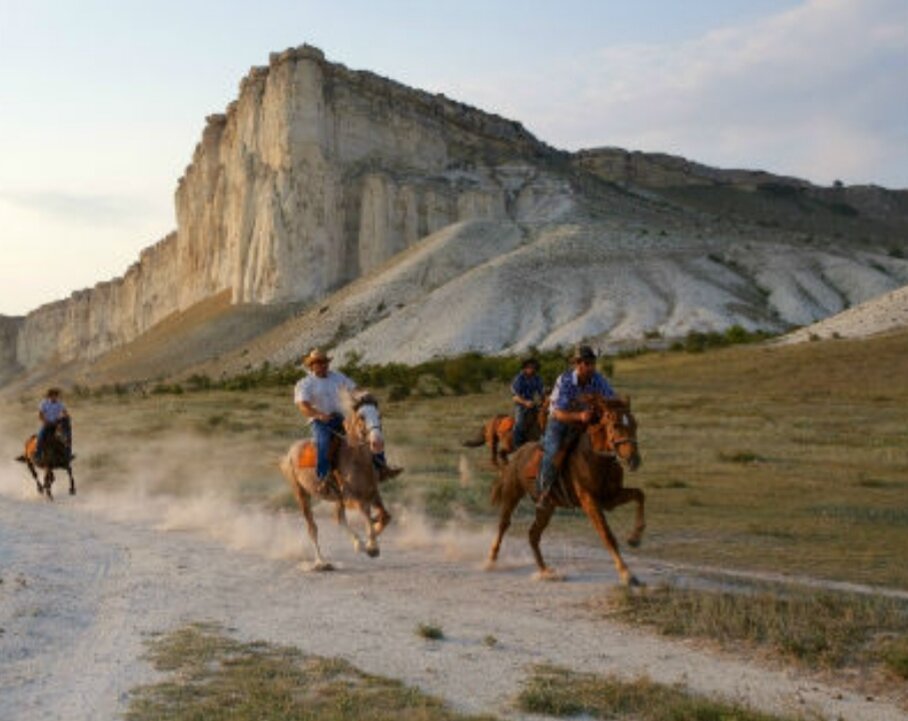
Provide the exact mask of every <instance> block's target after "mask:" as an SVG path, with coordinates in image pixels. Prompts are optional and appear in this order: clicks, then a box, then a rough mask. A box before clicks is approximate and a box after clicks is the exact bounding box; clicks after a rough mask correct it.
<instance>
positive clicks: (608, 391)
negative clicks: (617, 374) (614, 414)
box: [551, 370, 616, 411]
mask: <svg viewBox="0 0 908 721" xmlns="http://www.w3.org/2000/svg"><path fill="white" fill-rule="evenodd" d="M588 394H592V395H597V396H602V397H603V398H614V397H615V395H616V394H615V391H614V390H613V389H612V387H611V386H610V385H609V382H608V381H607V380H605V376H604V375H602V374H601V373H599V372H598V371H594V372H593V375H592V376H591V377H590V379H589V380H588V381H587V382H586V384H585V385H580V384H579V382H578V380H577V371H576V370H569V371H565V372H564V373H562V374H561V375H560V376H558V380H557V381H555V388H554V389H553V390H552V399H551V408H552V410H556V411H574V410H582V408H581V405H582V404H581V403H580V396H582V395H588Z"/></svg>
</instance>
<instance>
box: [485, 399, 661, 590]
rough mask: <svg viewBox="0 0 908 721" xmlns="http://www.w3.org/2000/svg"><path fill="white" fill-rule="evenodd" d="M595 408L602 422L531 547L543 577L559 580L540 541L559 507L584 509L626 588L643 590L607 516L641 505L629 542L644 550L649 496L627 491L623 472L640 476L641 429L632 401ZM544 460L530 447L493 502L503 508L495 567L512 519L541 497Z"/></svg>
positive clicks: (599, 403) (534, 529)
mask: <svg viewBox="0 0 908 721" xmlns="http://www.w3.org/2000/svg"><path fill="white" fill-rule="evenodd" d="M591 402H592V404H593V406H594V411H595V413H596V415H597V416H598V420H597V421H595V422H594V423H592V424H590V425H589V426H588V427H587V428H586V432H584V433H582V434H581V436H580V439H579V441H578V442H577V444H576V447H575V448H574V449H573V450H572V451H570V452H569V453H568V455H567V456H566V457H565V458H564V461H563V463H562V465H561V471H560V476H559V481H558V483H556V484H555V487H554V488H553V489H552V491H553V493H552V495H551V498H552V503H550V504H548V505H547V506H546V508H544V509H538V508H537V510H536V518H535V520H534V521H533V524H532V526H531V527H530V532H529V540H530V546H531V547H532V549H533V555H534V556H535V558H536V565H537V566H538V567H539V574H540V577H542V578H555V577H557V574H555V573H554V572H553V571H552V569H550V568H549V567H548V566H546V565H545V561H544V560H543V558H542V552H541V551H540V549H539V541H540V539H541V538H542V533H543V531H544V530H545V528H546V526H548V524H549V521H550V520H551V518H552V514H553V513H554V511H555V507H556V506H558V507H562V508H577V507H579V508H582V509H583V510H584V511H585V512H586V515H587V516H589V519H590V521H591V522H592V523H593V526H594V527H595V528H596V530H597V531H598V532H599V536H600V537H601V538H602V542H603V543H604V544H605V547H606V548H607V549H608V550H609V552H610V553H611V554H612V558H613V559H614V561H615V568H616V569H617V571H618V575H619V577H620V578H621V582H622V583H623V584H625V585H639V582H638V581H637V579H636V578H635V577H634V575H633V574H632V573H631V572H630V571H629V570H628V567H627V565H626V564H625V562H624V559H623V558H621V553H620V552H619V550H618V543H617V541H616V540H615V537H614V535H612V531H611V529H610V528H609V526H608V523H607V522H606V520H605V516H604V514H603V510H606V511H610V510H612V509H613V508H615V507H616V506H620V505H622V504H624V503H628V502H630V501H634V502H636V504H637V516H636V524H635V526H634V530H633V532H632V533H631V535H630V537H629V538H628V539H627V542H628V543H629V544H630V545H631V546H638V545H640V539H641V537H642V535H643V530H644V528H645V527H646V524H645V522H644V516H643V504H644V497H643V491H641V490H640V489H638V488H625V487H624V485H623V478H624V473H623V471H622V465H626V466H627V467H628V468H629V469H630V470H636V469H637V468H638V467H639V466H640V463H641V461H640V454H639V452H638V450H637V423H636V420H635V419H634V416H633V415H632V414H631V406H630V399H620V400H619V399H609V400H604V399H593V401H591ZM541 458H542V448H541V447H540V445H539V444H538V443H527V444H525V445H524V446H522V447H521V448H519V449H518V450H517V452H516V453H515V454H514V455H513V456H512V457H511V461H510V463H508V465H507V466H506V467H505V468H504V469H503V470H502V471H501V474H500V476H499V478H498V479H497V480H496V482H495V485H494V486H493V487H492V502H493V503H494V504H495V505H497V506H500V507H501V515H500V518H499V522H498V535H497V537H496V538H495V541H494V543H493V544H492V548H491V550H490V551H489V565H490V566H491V565H493V564H494V563H495V561H497V559H498V552H499V550H500V548H501V539H502V537H503V536H504V534H505V531H507V529H508V527H509V526H510V525H511V514H512V513H513V512H514V509H515V508H516V507H517V504H518V503H519V502H520V499H521V498H523V497H524V496H525V495H527V494H529V495H530V496H531V497H533V498H535V497H536V496H537V490H536V476H537V472H538V468H539V464H540V461H541Z"/></svg>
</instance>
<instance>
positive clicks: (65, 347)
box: [0, 46, 908, 384]
mask: <svg viewBox="0 0 908 721" xmlns="http://www.w3.org/2000/svg"><path fill="white" fill-rule="evenodd" d="M175 203H176V215H177V229H176V231H175V232H173V233H171V234H170V235H168V236H167V237H165V238H164V239H163V240H161V241H160V242H158V243H157V244H155V245H153V246H151V247H150V248H148V249H147V250H145V251H144V252H143V253H142V254H141V256H140V258H139V261H138V262H137V263H136V264H135V265H133V266H132V267H131V268H130V269H129V270H128V271H127V272H126V273H125V275H124V276H123V277H121V278H117V279H115V280H113V281H110V282H108V283H101V284H99V285H97V286H96V287H94V288H92V289H90V290H85V291H80V292H78V293H75V294H73V295H72V296H71V297H70V298H68V299H66V300H62V301H59V302H56V303H52V304H49V305H46V306H43V307H42V308H39V309H38V310H36V311H34V312H32V313H30V314H28V316H27V317H25V318H24V319H5V318H0V384H2V383H4V382H6V379H9V378H10V377H11V376H13V375H15V374H17V373H20V372H21V371H22V370H26V371H31V370H40V369H41V368H42V367H48V368H51V369H53V368H56V367H59V366H60V365H61V364H67V363H70V362H72V361H77V363H74V364H72V365H71V366H70V369H74V368H75V367H76V366H80V368H81V370H79V371H76V370H72V374H71V377H72V378H77V379H81V382H87V383H97V382H99V379H100V380H101V382H103V377H109V375H110V373H108V376H104V372H106V371H103V369H104V368H110V367H114V366H116V367H117V368H118V369H120V370H118V371H117V373H119V376H118V377H119V378H126V379H128V378H129V377H130V376H129V375H128V374H129V373H131V372H133V373H139V374H141V375H142V377H148V373H149V370H148V368H149V367H150V366H155V368H160V369H162V370H161V371H160V372H167V373H178V372H181V370H183V369H185V367H186V366H187V364H195V365H199V364H200V361H201V360H203V359H202V356H204V355H205V352H206V351H207V352H208V353H209V354H210V355H211V356H217V359H216V360H215V361H213V362H214V363H215V364H216V365H217V367H215V366H214V365H213V366H211V367H206V368H205V369H204V371H205V372H207V373H209V374H215V373H221V372H234V371H236V372H239V371H242V370H245V369H248V368H249V367H251V365H252V364H255V363H261V362H265V361H267V362H271V363H275V362H285V361H288V360H290V359H292V358H293V357H294V356H295V355H298V354H299V352H301V351H302V350H305V349H306V348H307V347H309V346H311V345H316V344H318V345H331V346H333V347H335V348H336V349H337V350H338V351H339V352H344V351H346V350H350V351H355V352H357V353H360V354H362V355H363V357H364V358H367V359H370V360H375V361H384V360H401V359H404V360H407V361H413V362H416V361H419V360H423V359H425V358H427V357H431V356H432V355H438V354H450V353H458V352H462V351H464V350H481V351H486V352H499V351H503V350H507V351H512V352H517V351H521V350H523V349H525V348H527V347H529V346H531V345H535V346H539V347H547V346H553V345H558V344H569V343H573V342H576V341H577V340H580V339H594V340H595V341H596V342H597V343H599V344H601V346H602V347H611V346H612V345H613V344H614V343H633V342H634V340H635V339H639V338H641V337H643V336H645V335H647V336H650V337H652V336H654V335H658V336H661V337H664V338H667V337H670V336H677V335H683V334H684V333H686V332H687V331H689V330H710V329H721V328H724V327H726V326H727V325H730V324H733V323H740V324H742V325H744V326H745V327H747V328H755V327H761V328H767V329H774V330H782V329H785V328H787V327H789V326H790V325H792V324H803V323H809V322H812V321H814V320H817V319H819V318H822V317H825V316H827V315H829V314H831V313H835V312H838V311H840V310H842V309H843V308H845V307H848V306H850V305H854V304H856V303H860V302H862V301H864V300H866V299H867V298H870V297H872V296H873V295H875V294H880V293H883V292H886V291H889V290H892V289H893V288H895V287H898V286H900V285H903V284H905V283H906V282H908V262H906V261H905V260H904V258H905V255H906V253H908V246H906V241H905V238H906V237H908V191H886V190H883V189H881V188H874V187H860V188H853V187H832V188H819V187H817V186H813V185H811V184H809V183H806V182H805V181H802V180H798V179H795V178H781V177H778V176H773V175H771V174H769V173H763V172H759V171H746V170H719V169H715V168H709V167H707V166H704V165H701V164H698V163H694V162H691V161H688V160H686V159H684V158H678V157H674V156H668V155H659V154H646V153H636V152H627V151H624V150H620V149H617V148H602V149H597V150H590V151H583V152H580V153H577V154H574V155H569V154H567V153H562V152H559V151H556V150H554V149H552V148H550V147H549V146H547V145H545V144H544V143H542V142H540V141H539V140H537V139H536V138H534V137H533V136H532V135H530V134H529V133H528V132H527V131H526V130H524V129H523V128H522V126H521V125H520V124H519V123H515V122H513V121H510V120H506V119H504V118H501V117H498V116H495V115H489V114H486V113H482V112H480V111H478V110H476V109H473V108H470V107H467V106H465V105H463V104H460V103H457V102H454V101H452V100H449V99H447V98H445V97H443V96H437V95H431V94H428V93H424V92H421V91H418V90H413V89H411V88H407V87H405V86H402V85H400V84H398V83H395V82H393V81H390V80H387V79H384V78H380V77H378V76H376V75H373V74H371V73H368V72H360V71H351V70H348V69H347V68H345V67H343V66H341V65H337V64H332V63H329V62H326V60H325V58H324V56H323V55H322V53H321V52H320V51H319V50H317V49H315V48H311V47H308V46H303V47H301V48H298V49H293V50H288V51H285V52H283V53H278V54H274V55H272V56H271V58H270V62H269V64H268V66H267V67H261V68H253V69H252V70H251V71H250V72H249V74H248V75H247V76H246V77H245V78H244V79H243V80H242V82H241V84H240V89H239V95H238V97H237V99H236V101H235V102H233V103H231V104H230V105H229V106H228V107H227V109H226V112H225V113H224V114H219V115H212V116H210V117H209V118H208V119H207V123H206V126H205V129H204V131H203V133H202V138H201V140H200V142H199V144H198V146H197V147H196V149H195V152H194V154H193V158H192V162H191V164H190V165H189V166H188V167H187V169H186V171H185V173H184V175H183V177H182V178H180V180H179V183H178V187H177V190H176V194H175ZM211 299H217V301H218V303H217V304H216V305H218V308H217V312H218V313H219V314H220V315H219V316H218V318H219V319H220V320H218V322H217V323H208V321H207V320H206V319H209V320H210V318H209V316H208V315H206V313H207V312H208V311H206V310H205V309H206V308H208V304H210V302H211ZM228 299H229V302H230V303H231V304H232V305H230V306H229V307H228V308H227V309H226V310H225V308H221V307H220V305H219V304H225V305H226V303H227V300H228ZM316 301H317V302H316ZM206 303H207V304H206ZM297 306H301V307H302V306H306V308H305V309H304V310H303V311H302V312H301V313H299V314H298V315H297V317H296V318H295V320H293V321H292V322H289V323H287V324H285V325H283V326H282V327H279V328H275V329H274V331H273V332H271V333H269V334H264V331H265V329H266V325H265V324H266V320H267V319H270V320H267V322H268V323H272V325H273V324H274V323H277V322H278V320H277V319H282V318H286V317H287V316H288V315H291V314H296V312H297V311H298V310H299V308H297ZM208 310H210V308H208ZM261 310H265V311H267V312H258V311H261ZM232 311H236V313H233V314H231V312H232ZM200 319H201V320H200ZM259 322H261V324H262V325H261V327H259V326H258V325H256V324H257V323H259ZM193 323H195V324H196V325H198V326H199V328H200V327H201V326H203V325H205V324H206V323H208V325H209V326H210V327H208V328H207V329H205V331H204V332H203V331H201V330H199V328H196V329H195V330H194V331H193V333H194V335H193V340H192V343H191V346H192V348H194V349H195V351H194V352H193V353H190V352H188V351H187V348H189V345H183V346H182V350H181V353H180V356H181V357H180V358H179V359H175V361H179V363H183V367H180V366H179V363H177V362H171V360H174V359H172V358H171V357H170V356H173V353H172V352H171V350H170V349H172V348H174V347H180V341H179V340H174V339H173V337H168V338H167V339H164V340H166V341H167V342H164V340H162V338H161V337H160V336H163V335H167V334H168V333H170V334H171V335H172V336H179V334H180V333H188V332H189V331H187V330H186V328H188V327H189V326H191V325H192V324H193ZM252 326H255V327H252ZM153 327H154V328H155V332H153V333H148V332H147V331H149V330H150V329H152V328H153ZM193 327H195V326H193ZM267 327H271V326H267ZM217 328H220V329H221V330H220V331H218V330H217ZM168 329H169V330H168ZM180 329H182V330H180ZM229 329H233V330H229ZM237 329H240V330H239V331H238V330H237ZM240 331H241V332H240ZM217 333H220V334H221V335H220V336H219V337H217V338H212V337H210V336H211V335H212V334H215V335H216V334H217ZM257 333H258V334H260V335H262V338H261V339H258V340H256V339H255V338H254V336H255V335H256V334H257ZM143 344H144V345H143ZM155 349H156V352H157V353H158V355H154V353H152V352H151V351H152V350H155ZM215 349H217V350H215ZM111 351H114V352H113V353H111ZM231 353H233V355H232V356H231V357H230V358H228V357H227V356H228V355H230V354H231ZM104 354H106V356H105V358H106V360H105V358H100V357H101V356H102V355H104ZM118 354H119V355H118ZM134 354H135V355H143V357H148V358H151V359H163V356H165V355H168V354H169V356H168V358H167V359H166V360H167V362H166V363H165V362H164V360H161V361H160V362H159V361H158V360H153V362H152V361H149V362H147V363H145V364H144V365H142V366H138V365H130V360H129V358H130V357H131V356H132V355H134ZM113 356H116V358H114V357H113ZM190 356H191V357H192V359H191V360H190V359H189V357H190ZM88 362H92V363H94V369H90V368H88V365H87V363H88ZM165 366H167V370H164V367H165ZM97 369H101V370H98V373H99V374H100V375H93V373H94V370H97ZM102 371H103V372H102Z"/></svg>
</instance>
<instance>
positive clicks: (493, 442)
mask: <svg viewBox="0 0 908 721" xmlns="http://www.w3.org/2000/svg"><path fill="white" fill-rule="evenodd" d="M489 448H491V449H492V458H491V460H492V465H493V466H495V467H496V468H497V467H498V434H497V433H496V432H495V429H494V428H493V429H492V431H491V433H489Z"/></svg>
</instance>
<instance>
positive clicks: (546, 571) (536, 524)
mask: <svg viewBox="0 0 908 721" xmlns="http://www.w3.org/2000/svg"><path fill="white" fill-rule="evenodd" d="M554 513H555V507H554V506H553V505H551V504H548V505H546V507H545V508H537V509H536V518H535V519H534V520H533V525H532V526H530V533H529V537H530V548H532V549H533V556H535V558H536V565H537V566H538V567H539V578H542V579H556V578H558V574H556V573H555V572H554V571H553V570H552V569H551V568H549V567H548V566H546V565H545V561H544V560H543V558H542V549H540V547H539V542H540V541H541V540H542V533H543V531H545V529H546V526H548V525H549V521H551V520H552V515H553V514H554Z"/></svg>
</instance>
